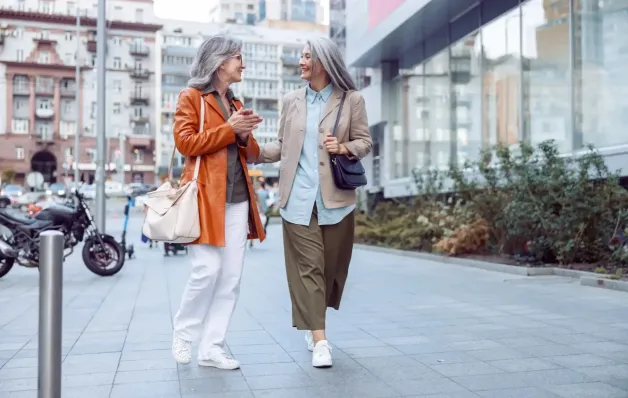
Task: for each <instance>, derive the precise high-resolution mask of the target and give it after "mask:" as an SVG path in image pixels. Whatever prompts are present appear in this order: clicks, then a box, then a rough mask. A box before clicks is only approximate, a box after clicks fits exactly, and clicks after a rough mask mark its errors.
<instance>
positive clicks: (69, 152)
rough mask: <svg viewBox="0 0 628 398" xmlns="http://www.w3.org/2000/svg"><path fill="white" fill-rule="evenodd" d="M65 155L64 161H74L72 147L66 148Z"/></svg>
mask: <svg viewBox="0 0 628 398" xmlns="http://www.w3.org/2000/svg"><path fill="white" fill-rule="evenodd" d="M63 154H64V157H63V159H64V160H65V161H66V162H70V161H71V160H72V147H71V146H69V147H66V148H65V149H64V150H63Z"/></svg>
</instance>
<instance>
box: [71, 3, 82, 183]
mask: <svg viewBox="0 0 628 398" xmlns="http://www.w3.org/2000/svg"><path fill="white" fill-rule="evenodd" d="M80 49H81V9H80V8H79V7H76V55H75V57H74V63H75V64H76V65H75V68H74V85H75V86H76V90H77V94H76V97H77V98H76V124H75V128H74V156H73V157H72V158H73V160H74V187H75V188H76V189H78V183H79V167H78V165H79V151H80V141H79V126H78V121H79V120H81V116H80V115H81V104H80V103H79V101H78V92H79V91H80V90H81V66H80V59H81V58H80V52H79V51H80Z"/></svg>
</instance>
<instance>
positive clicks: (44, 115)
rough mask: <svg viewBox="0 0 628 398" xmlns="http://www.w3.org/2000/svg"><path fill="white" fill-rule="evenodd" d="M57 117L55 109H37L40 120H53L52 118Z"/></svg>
mask: <svg viewBox="0 0 628 398" xmlns="http://www.w3.org/2000/svg"><path fill="white" fill-rule="evenodd" d="M54 115H55V112H54V110H53V109H49V108H37V109H35V116H36V117H37V118H38V119H52V117H53V116H54Z"/></svg>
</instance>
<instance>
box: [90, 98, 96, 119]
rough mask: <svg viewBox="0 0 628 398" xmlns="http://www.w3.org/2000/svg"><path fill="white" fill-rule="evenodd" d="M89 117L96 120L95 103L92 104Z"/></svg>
mask: <svg viewBox="0 0 628 398" xmlns="http://www.w3.org/2000/svg"><path fill="white" fill-rule="evenodd" d="M90 116H91V117H92V119H96V101H93V102H92V109H91V113H90Z"/></svg>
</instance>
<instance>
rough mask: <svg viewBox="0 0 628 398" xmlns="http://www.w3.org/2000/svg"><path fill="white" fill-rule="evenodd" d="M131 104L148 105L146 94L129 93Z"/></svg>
mask: <svg viewBox="0 0 628 398" xmlns="http://www.w3.org/2000/svg"><path fill="white" fill-rule="evenodd" d="M130 100H131V105H148V102H149V100H148V95H146V94H144V93H131V98H130Z"/></svg>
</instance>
